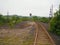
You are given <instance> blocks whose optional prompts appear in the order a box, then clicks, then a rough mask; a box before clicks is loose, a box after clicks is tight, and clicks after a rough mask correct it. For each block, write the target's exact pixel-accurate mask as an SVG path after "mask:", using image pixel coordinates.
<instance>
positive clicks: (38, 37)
mask: <svg viewBox="0 0 60 45" xmlns="http://www.w3.org/2000/svg"><path fill="white" fill-rule="evenodd" d="M35 26H36V31H35V40H34V44H33V45H55V43H54V41H53V39H52V38H51V36H50V35H49V33H48V32H47V31H46V29H45V28H44V26H43V25H42V24H41V23H37V22H36V24H35Z"/></svg>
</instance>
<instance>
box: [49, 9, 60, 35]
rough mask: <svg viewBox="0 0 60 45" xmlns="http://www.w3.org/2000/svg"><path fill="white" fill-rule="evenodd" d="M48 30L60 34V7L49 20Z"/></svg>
mask: <svg viewBox="0 0 60 45" xmlns="http://www.w3.org/2000/svg"><path fill="white" fill-rule="evenodd" d="M50 31H51V32H53V33H55V34H57V35H60V9H59V10H58V11H57V12H56V13H55V14H54V17H53V18H52V19H51V21H50Z"/></svg>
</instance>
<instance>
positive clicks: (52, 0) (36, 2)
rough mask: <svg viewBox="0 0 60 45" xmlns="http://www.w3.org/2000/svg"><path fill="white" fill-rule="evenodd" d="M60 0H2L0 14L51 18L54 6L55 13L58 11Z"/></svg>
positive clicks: (0, 0) (0, 1)
mask: <svg viewBox="0 0 60 45" xmlns="http://www.w3.org/2000/svg"><path fill="white" fill-rule="evenodd" d="M59 3H60V1H59V0H0V13H1V14H3V15H6V14H7V12H9V15H13V14H17V15H20V16H29V13H32V16H44V17H48V16H49V13H50V12H49V11H50V8H51V6H52V5H53V12H55V11H56V10H57V9H58V5H59Z"/></svg>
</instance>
